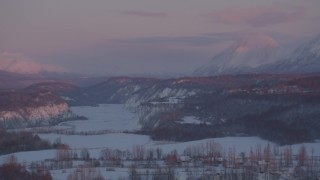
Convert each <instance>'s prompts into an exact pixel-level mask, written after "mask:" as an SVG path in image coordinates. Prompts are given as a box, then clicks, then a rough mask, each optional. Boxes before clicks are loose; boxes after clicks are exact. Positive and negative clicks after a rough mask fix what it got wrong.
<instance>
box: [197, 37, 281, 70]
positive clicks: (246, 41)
mask: <svg viewBox="0 0 320 180" xmlns="http://www.w3.org/2000/svg"><path fill="white" fill-rule="evenodd" d="M280 56H281V47H280V46H279V44H278V43H277V42H276V41H275V40H274V39H272V38H271V37H270V36H267V35H261V34H259V35H252V36H247V37H244V38H242V39H241V40H239V41H238V42H236V43H234V44H233V45H232V46H231V47H230V48H228V49H226V50H225V51H223V52H222V53H220V54H218V55H216V56H215V57H214V58H213V59H211V60H210V61H209V62H208V63H207V64H205V65H203V66H202V67H200V68H199V69H197V70H196V71H195V74H196V75H201V76H207V75H217V74H237V73H246V72H250V71H252V69H254V68H257V67H260V66H262V65H266V64H270V63H274V62H275V61H277V59H278V58H279V57H280Z"/></svg>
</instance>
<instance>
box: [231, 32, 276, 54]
mask: <svg viewBox="0 0 320 180" xmlns="http://www.w3.org/2000/svg"><path fill="white" fill-rule="evenodd" d="M234 46H235V49H236V50H235V52H237V53H246V52H248V51H251V50H254V49H258V48H277V47H279V44H278V42H277V41H275V40H274V39H273V38H272V37H270V36H267V35H264V34H258V35H251V36H249V35H246V36H243V37H241V38H240V40H239V41H238V42H236V43H235V45H234Z"/></svg>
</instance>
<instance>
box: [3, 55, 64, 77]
mask: <svg viewBox="0 0 320 180" xmlns="http://www.w3.org/2000/svg"><path fill="white" fill-rule="evenodd" d="M0 70H2V71H7V72H12V73H18V74H38V73H41V72H59V73H61V72H66V69H64V68H62V67H58V66H53V65H48V64H41V63H37V62H34V61H32V60H31V59H29V58H26V57H25V56H23V55H21V54H16V53H9V52H0Z"/></svg>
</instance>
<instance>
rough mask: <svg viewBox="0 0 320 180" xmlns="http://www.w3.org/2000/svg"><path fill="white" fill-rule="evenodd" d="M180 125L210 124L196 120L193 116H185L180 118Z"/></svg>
mask: <svg viewBox="0 0 320 180" xmlns="http://www.w3.org/2000/svg"><path fill="white" fill-rule="evenodd" d="M179 123H180V124H203V123H205V124H207V125H210V124H211V123H210V122H203V121H200V120H198V119H197V118H196V117H195V116H185V117H183V118H182V121H179Z"/></svg>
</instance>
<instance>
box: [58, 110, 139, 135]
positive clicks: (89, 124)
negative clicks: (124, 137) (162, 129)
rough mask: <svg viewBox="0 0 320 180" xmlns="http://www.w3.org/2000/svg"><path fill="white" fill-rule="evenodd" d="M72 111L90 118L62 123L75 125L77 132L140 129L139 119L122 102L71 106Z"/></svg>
mask: <svg viewBox="0 0 320 180" xmlns="http://www.w3.org/2000/svg"><path fill="white" fill-rule="evenodd" d="M71 111H72V112H74V113H75V114H77V115H80V116H85V117H87V118H88V120H79V121H67V122H64V123H61V124H60V125H67V126H71V127H74V128H75V131H77V132H89V131H91V132H92V131H101V130H110V131H125V130H128V131H134V130H138V129H140V125H139V119H138V118H137V117H136V116H135V114H134V113H133V112H131V111H129V110H127V109H125V108H124V106H123V105H122V104H101V105H99V106H98V107H92V106H77V107H71Z"/></svg>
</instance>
